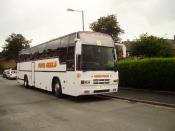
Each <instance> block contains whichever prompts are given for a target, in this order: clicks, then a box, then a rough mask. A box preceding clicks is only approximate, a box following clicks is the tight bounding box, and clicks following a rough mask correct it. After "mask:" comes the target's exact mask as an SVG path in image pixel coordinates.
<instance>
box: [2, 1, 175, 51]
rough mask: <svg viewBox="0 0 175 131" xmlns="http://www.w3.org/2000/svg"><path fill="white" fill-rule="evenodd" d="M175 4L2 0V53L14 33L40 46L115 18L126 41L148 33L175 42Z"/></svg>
mask: <svg viewBox="0 0 175 131" xmlns="http://www.w3.org/2000/svg"><path fill="white" fill-rule="evenodd" d="M174 5H175V0H0V50H2V48H1V47H2V46H3V43H4V42H5V39H6V38H7V37H8V36H9V35H10V34H11V33H21V34H23V35H24V36H25V37H26V38H27V39H32V43H31V45H32V46H34V45H37V44H40V43H42V42H45V41H48V40H50V39H53V38H57V37H59V36H63V35H66V34H69V33H72V32H76V31H81V30H82V19H81V13H80V12H69V11H67V8H72V9H76V10H83V11H84V13H85V30H87V31H90V29H89V25H90V23H92V22H94V21H96V20H97V19H98V18H99V17H101V16H107V15H110V14H114V15H116V16H117V20H118V22H119V24H120V26H121V28H122V29H123V30H124V31H125V33H124V34H123V35H122V36H121V38H122V40H123V41H124V40H128V39H129V40H133V39H135V38H138V37H139V35H140V34H143V33H148V34H150V35H157V36H160V37H164V38H170V39H173V37H174V35H175V14H174V12H175V8H174Z"/></svg>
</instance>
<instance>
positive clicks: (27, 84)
mask: <svg viewBox="0 0 175 131" xmlns="http://www.w3.org/2000/svg"><path fill="white" fill-rule="evenodd" d="M24 87H25V88H29V81H28V78H27V76H25V77H24Z"/></svg>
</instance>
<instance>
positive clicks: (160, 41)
mask: <svg viewBox="0 0 175 131" xmlns="http://www.w3.org/2000/svg"><path fill="white" fill-rule="evenodd" d="M130 54H131V56H144V57H171V56H172V45H171V44H170V43H169V42H168V40H166V39H164V38H160V37H157V36H153V35H150V36H149V35H148V34H143V35H141V36H140V38H138V39H136V40H134V41H133V42H132V44H131V46H130Z"/></svg>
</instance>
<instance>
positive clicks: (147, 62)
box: [118, 58, 175, 91]
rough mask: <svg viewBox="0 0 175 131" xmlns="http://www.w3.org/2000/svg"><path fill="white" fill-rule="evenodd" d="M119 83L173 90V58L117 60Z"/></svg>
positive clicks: (136, 86) (125, 85)
mask: <svg viewBox="0 0 175 131" xmlns="http://www.w3.org/2000/svg"><path fill="white" fill-rule="evenodd" d="M118 69H119V82H120V83H119V85H120V86H123V87H134V88H146V89H151V90H171V91H175V58H144V59H135V60H123V61H120V62H118Z"/></svg>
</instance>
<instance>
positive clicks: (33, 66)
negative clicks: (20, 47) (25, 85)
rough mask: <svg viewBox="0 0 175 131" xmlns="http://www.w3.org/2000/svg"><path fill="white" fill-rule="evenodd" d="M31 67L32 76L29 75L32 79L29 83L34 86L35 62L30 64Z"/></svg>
mask: <svg viewBox="0 0 175 131" xmlns="http://www.w3.org/2000/svg"><path fill="white" fill-rule="evenodd" d="M31 66H32V74H31V77H32V79H31V81H32V83H31V85H32V86H35V62H32V65H31Z"/></svg>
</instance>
